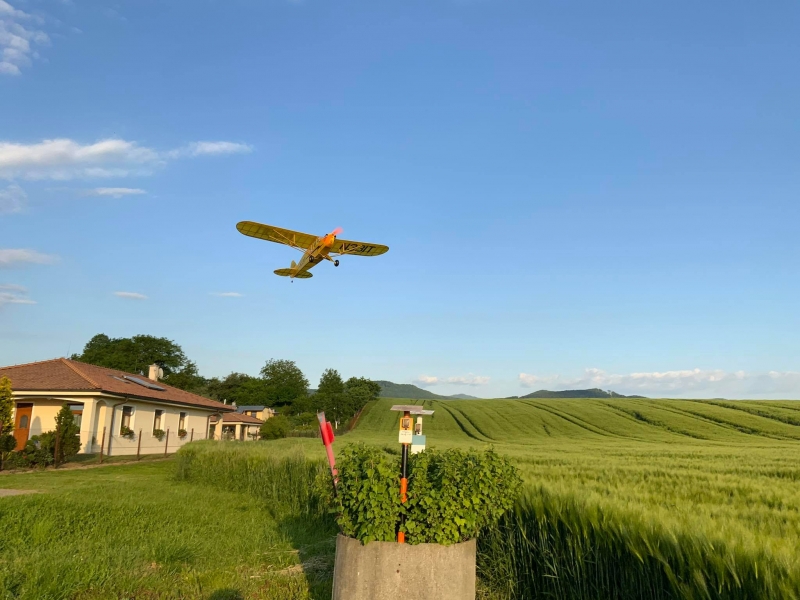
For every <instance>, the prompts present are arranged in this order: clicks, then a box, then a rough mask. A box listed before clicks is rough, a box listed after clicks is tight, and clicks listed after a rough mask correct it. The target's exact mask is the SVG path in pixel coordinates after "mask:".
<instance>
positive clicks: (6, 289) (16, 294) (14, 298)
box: [0, 283, 36, 308]
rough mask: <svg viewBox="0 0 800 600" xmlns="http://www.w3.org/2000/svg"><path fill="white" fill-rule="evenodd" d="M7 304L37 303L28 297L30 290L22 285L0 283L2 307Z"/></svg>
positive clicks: (0, 302)
mask: <svg viewBox="0 0 800 600" xmlns="http://www.w3.org/2000/svg"><path fill="white" fill-rule="evenodd" d="M6 304H36V302H35V301H33V300H31V299H30V298H28V290H27V289H25V288H24V287H23V286H21V285H14V284H11V283H7V284H0V308H2V307H3V306H5V305H6Z"/></svg>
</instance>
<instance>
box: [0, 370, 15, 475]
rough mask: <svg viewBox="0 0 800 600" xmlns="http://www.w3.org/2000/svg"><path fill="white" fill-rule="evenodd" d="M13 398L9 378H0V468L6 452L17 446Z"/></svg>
mask: <svg viewBox="0 0 800 600" xmlns="http://www.w3.org/2000/svg"><path fill="white" fill-rule="evenodd" d="M13 411H14V399H13V392H12V389H11V380H10V379H9V378H8V377H2V378H0V469H2V468H3V463H4V462H5V460H6V457H7V456H8V454H9V453H10V452H11V451H12V450H14V448H16V447H17V440H16V438H15V437H14V420H13V419H12V416H11V415H12V413H13Z"/></svg>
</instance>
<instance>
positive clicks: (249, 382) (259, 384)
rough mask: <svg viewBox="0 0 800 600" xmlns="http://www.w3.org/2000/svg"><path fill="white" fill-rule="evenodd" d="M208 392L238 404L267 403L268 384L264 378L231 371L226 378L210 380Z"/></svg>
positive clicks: (213, 396) (217, 398) (217, 397)
mask: <svg viewBox="0 0 800 600" xmlns="http://www.w3.org/2000/svg"><path fill="white" fill-rule="evenodd" d="M206 389H207V392H208V395H209V396H210V397H211V398H214V399H215V400H219V401H220V402H222V401H223V400H227V401H228V404H230V403H232V402H236V404H237V405H238V406H253V405H266V404H267V385H266V383H265V382H264V380H263V379H261V378H259V377H253V376H252V375H247V374H245V373H231V374H230V375H228V376H227V377H225V378H224V379H222V380H220V379H218V378H216V377H214V378H213V379H209V380H208V384H207V388H206Z"/></svg>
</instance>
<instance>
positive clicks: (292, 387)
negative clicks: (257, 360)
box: [261, 359, 308, 406]
mask: <svg viewBox="0 0 800 600" xmlns="http://www.w3.org/2000/svg"><path fill="white" fill-rule="evenodd" d="M261 377H262V379H263V380H264V385H265V391H266V398H267V402H268V403H269V405H270V406H287V405H289V404H291V403H292V402H294V401H295V399H297V398H304V397H305V396H307V395H308V379H306V376H305V375H303V372H302V371H301V370H300V369H299V368H298V367H297V365H296V364H295V363H294V361H293V360H275V359H270V360H268V361H267V364H266V365H264V368H263V369H261Z"/></svg>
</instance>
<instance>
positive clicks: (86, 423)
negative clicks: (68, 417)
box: [80, 398, 100, 454]
mask: <svg viewBox="0 0 800 600" xmlns="http://www.w3.org/2000/svg"><path fill="white" fill-rule="evenodd" d="M96 410H97V398H85V399H83V415H81V432H80V438H81V449H80V453H81V454H91V453H92V450H93V448H92V438H93V437H96V436H97V432H96V431H95V430H94V418H95V411H96ZM97 443H98V444H99V443H100V438H99V437H98V438H97Z"/></svg>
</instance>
